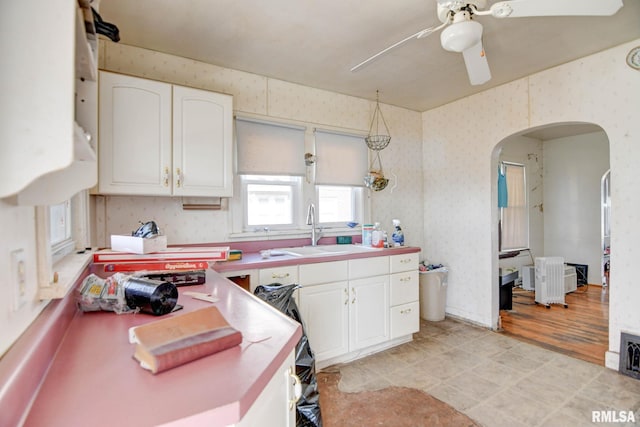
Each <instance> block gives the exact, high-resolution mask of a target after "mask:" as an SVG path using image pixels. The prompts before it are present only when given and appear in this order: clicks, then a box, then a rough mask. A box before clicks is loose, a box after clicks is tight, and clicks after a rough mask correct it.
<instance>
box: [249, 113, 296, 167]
mask: <svg viewBox="0 0 640 427" xmlns="http://www.w3.org/2000/svg"><path fill="white" fill-rule="evenodd" d="M304 131H305V128H304V127H301V126H288V125H281V124H278V123H270V122H263V121H259V120H253V119H245V118H240V117H237V118H236V138H237V146H238V173H239V174H251V175H304V174H305V163H304Z"/></svg>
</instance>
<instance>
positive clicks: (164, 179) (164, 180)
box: [162, 166, 169, 187]
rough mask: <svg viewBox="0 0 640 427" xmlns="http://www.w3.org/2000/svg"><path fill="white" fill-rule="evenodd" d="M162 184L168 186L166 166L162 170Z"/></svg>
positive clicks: (167, 169)
mask: <svg viewBox="0 0 640 427" xmlns="http://www.w3.org/2000/svg"><path fill="white" fill-rule="evenodd" d="M162 185H164V186H165V187H168V186H169V168H168V167H166V166H165V167H164V170H163V171H162Z"/></svg>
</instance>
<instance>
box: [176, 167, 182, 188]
mask: <svg viewBox="0 0 640 427" xmlns="http://www.w3.org/2000/svg"><path fill="white" fill-rule="evenodd" d="M176 187H178V188H180V187H182V171H181V170H180V168H176Z"/></svg>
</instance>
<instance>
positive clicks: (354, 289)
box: [351, 288, 356, 304]
mask: <svg viewBox="0 0 640 427" xmlns="http://www.w3.org/2000/svg"><path fill="white" fill-rule="evenodd" d="M351 292H353V299H352V300H351V304H355V303H356V288H351Z"/></svg>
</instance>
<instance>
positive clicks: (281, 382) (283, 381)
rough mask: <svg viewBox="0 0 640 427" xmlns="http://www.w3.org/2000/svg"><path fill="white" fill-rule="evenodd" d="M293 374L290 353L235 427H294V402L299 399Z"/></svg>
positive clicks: (292, 360)
mask: <svg viewBox="0 0 640 427" xmlns="http://www.w3.org/2000/svg"><path fill="white" fill-rule="evenodd" d="M295 372H296V365H295V356H294V354H293V353H291V354H290V355H289V356H288V357H287V359H286V360H285V362H284V363H283V364H282V366H280V368H278V371H277V372H276V373H275V375H274V376H273V378H271V381H269V383H268V384H267V386H266V387H265V388H264V390H262V392H261V393H260V395H259V396H258V398H257V399H256V401H255V402H254V403H253V405H252V406H251V408H249V411H247V413H246V414H245V416H244V417H243V418H242V420H241V421H240V422H239V423H238V424H236V427H253V426H258V425H259V426H265V427H295V425H296V405H295V402H296V401H297V398H298V397H299V396H295V395H294V394H295V392H294V390H293V388H294V387H293V383H294V380H293V375H295Z"/></svg>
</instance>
